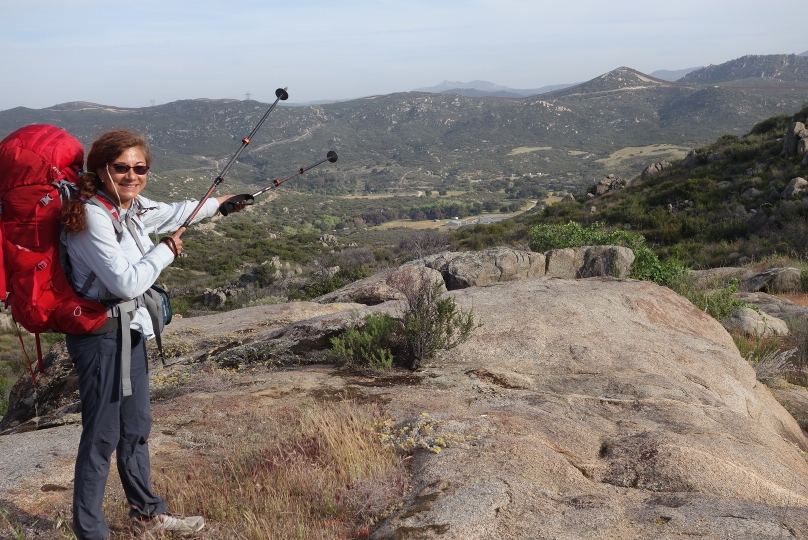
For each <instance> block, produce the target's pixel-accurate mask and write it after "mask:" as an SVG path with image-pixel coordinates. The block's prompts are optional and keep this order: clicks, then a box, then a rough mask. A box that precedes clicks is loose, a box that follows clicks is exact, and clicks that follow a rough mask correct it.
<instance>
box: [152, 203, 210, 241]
mask: <svg viewBox="0 0 808 540" xmlns="http://www.w3.org/2000/svg"><path fill="white" fill-rule="evenodd" d="M197 204H199V201H182V202H176V203H161V202H155V201H152V200H149V199H147V198H145V197H140V205H141V206H142V207H143V210H142V213H141V214H140V216H139V217H140V220H141V221H142V222H143V226H144V227H145V228H146V231H147V232H148V233H149V234H151V233H157V234H164V233H169V232H174V231H176V230H177V229H179V228H180V225H182V224H183V223H184V222H185V220H186V219H188V216H190V215H191V212H193V211H194V208H196V205H197ZM218 210H219V203H218V202H216V199H214V198H210V199H208V200H207V201H205V204H204V205H202V208H200V209H199V213H197V215H196V216H195V217H194V220H193V221H192V222H191V223H196V222H198V221H201V220H203V219H205V218H209V217H212V216H214V215H216V212H217V211H218Z"/></svg>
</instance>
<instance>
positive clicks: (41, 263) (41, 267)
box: [36, 261, 48, 270]
mask: <svg viewBox="0 0 808 540" xmlns="http://www.w3.org/2000/svg"><path fill="white" fill-rule="evenodd" d="M47 267H48V263H47V262H45V261H39V264H37V265H36V268H37V270H44V269H45V268H47Z"/></svg>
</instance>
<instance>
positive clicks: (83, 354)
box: [66, 329, 166, 540]
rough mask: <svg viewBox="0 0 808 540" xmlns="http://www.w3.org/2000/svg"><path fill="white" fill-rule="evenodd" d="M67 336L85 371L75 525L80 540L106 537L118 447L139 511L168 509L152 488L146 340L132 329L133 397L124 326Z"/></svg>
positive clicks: (124, 477)
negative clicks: (127, 392) (127, 387)
mask: <svg viewBox="0 0 808 540" xmlns="http://www.w3.org/2000/svg"><path fill="white" fill-rule="evenodd" d="M127 331H128V330H127ZM66 341H67V350H68V352H69V353H70V358H71V359H72V360H73V364H74V365H75V367H76V372H77V373H78V376H79V394H80V396H81V422H82V431H81V441H80V442H79V451H78V456H77V457H76V473H75V482H74V486H73V530H74V531H75V533H76V536H77V537H78V539H79V540H102V539H105V538H109V526H108V525H107V521H106V520H105V519H104V514H103V512H102V510H101V506H102V503H103V502H104V489H105V488H106V484H107V476H108V475H109V464H110V457H111V456H112V452H113V450H115V451H116V457H117V464H118V474H119V475H120V477H121V483H122V484H123V490H124V492H125V493H126V499H127V500H128V501H129V504H130V505H131V506H132V507H133V508H134V509H135V511H136V512H138V513H140V514H141V515H143V516H153V515H157V514H162V513H163V512H165V511H166V504H165V502H164V501H163V500H162V499H161V498H160V497H158V496H157V495H155V494H154V493H152V488H151V479H150V478H151V473H150V463H149V445H148V439H149V431H150V430H151V406H150V404H149V370H148V362H147V360H146V340H145V339H143V336H142V335H141V334H140V333H139V332H132V368H131V379H132V395H131V396H127V397H123V395H122V392H121V354H120V347H121V345H120V344H121V333H120V329H118V330H117V331H115V332H110V333H109V334H102V335H92V334H87V335H73V334H68V335H67V338H66Z"/></svg>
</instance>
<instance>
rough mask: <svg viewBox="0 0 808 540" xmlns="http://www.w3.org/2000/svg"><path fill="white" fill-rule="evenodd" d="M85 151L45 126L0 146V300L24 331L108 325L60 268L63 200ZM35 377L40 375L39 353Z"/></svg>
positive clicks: (97, 304)
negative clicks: (1, 267) (1, 265)
mask: <svg viewBox="0 0 808 540" xmlns="http://www.w3.org/2000/svg"><path fill="white" fill-rule="evenodd" d="M83 165H84V148H83V147H82V145H81V143H80V142H79V141H77V140H76V139H75V138H73V137H72V136H71V135H70V134H69V133H68V132H67V131H65V130H63V129H61V128H58V127H55V126H49V125H31V126H26V127H24V128H21V129H18V130H17V131H15V132H14V133H12V134H11V135H9V136H8V137H6V138H5V139H3V140H2V141H1V142H0V258H2V261H3V269H2V271H0V300H5V306H6V308H8V307H9V306H10V307H11V315H12V317H13V318H14V320H15V321H17V322H18V323H20V324H21V325H22V326H23V328H25V329H26V330H28V331H29V332H31V333H33V334H36V338H37V345H39V335H38V334H39V333H41V332H45V331H47V330H55V331H57V332H61V333H70V334H87V333H91V332H93V331H94V330H96V329H98V328H99V327H100V326H101V325H102V324H103V323H104V321H106V319H107V313H106V311H107V310H106V307H105V306H104V305H103V304H101V303H100V302H96V301H94V300H87V299H84V298H81V297H80V296H78V294H76V292H75V291H74V290H73V287H71V285H70V283H69V282H68V279H67V276H66V275H65V272H64V270H63V269H62V265H61V264H60V262H59V235H60V226H59V223H60V218H61V210H62V201H63V200H65V199H66V198H69V197H70V196H71V193H72V192H73V191H75V182H76V180H77V171H80V170H81V169H82V168H83ZM39 364H40V365H39V369H40V372H42V371H43V370H44V366H43V365H42V360H41V354H40V362H39Z"/></svg>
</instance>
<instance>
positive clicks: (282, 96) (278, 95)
mask: <svg viewBox="0 0 808 540" xmlns="http://www.w3.org/2000/svg"><path fill="white" fill-rule="evenodd" d="M288 98H289V94H287V93H286V88H278V89H277V90H275V102H274V103H273V104H272V106H270V108H269V109H268V110H267V112H265V113H264V116H262V117H261V120H259V121H258V123H257V124H256V125H255V127H254V128H253V130H252V131H251V132H250V134H249V135H247V136H246V137H244V138H243V139H241V147H240V148H239V149H238V150H236V153H235V154H233V157H232V158H230V161H228V162H227V165H225V166H224V169H222V172H220V173H219V176H217V177H216V179H215V180H214V181H213V184H212V185H211V186H210V187H209V188H208V191H207V192H206V193H205V195H204V196H202V198H201V199H200V200H199V204H197V205H196V208H194V211H193V212H191V215H190V216H188V219H186V220H185V223H183V224H182V225H180V228H186V229H187V228H188V226H189V225H190V224H191V222H192V221H193V220H194V218H195V217H196V214H198V213H199V210H201V209H202V205H204V204H205V202H206V201H207V200H208V199H209V198H210V196H211V195H213V192H214V191H215V190H216V187H217V186H218V185H219V184H221V183H222V182H224V175H226V174H227V171H229V170H230V167H232V166H233V164H234V163H235V162H236V160H237V159H238V157H239V156H240V155H241V153H242V152H243V151H244V149H245V148H247V146H248V145H249V144H250V139H252V138H253V135H255V133H256V132H257V131H258V129H259V128H260V127H261V124H263V123H264V120H266V119H267V117H268V116H269V113H271V112H272V109H274V108H275V106H276V105H277V104H278V101H281V100H282V101H286V100H287V99H288Z"/></svg>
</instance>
